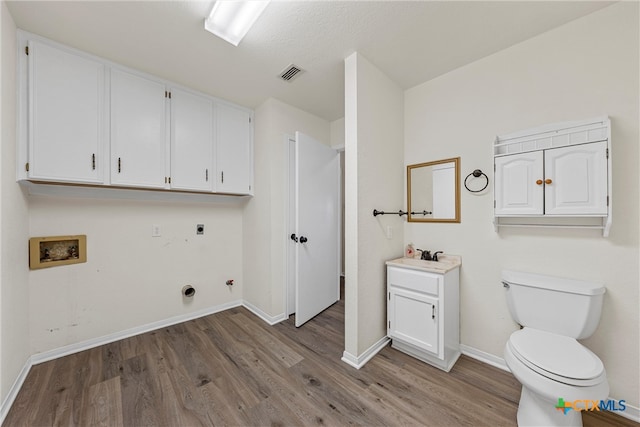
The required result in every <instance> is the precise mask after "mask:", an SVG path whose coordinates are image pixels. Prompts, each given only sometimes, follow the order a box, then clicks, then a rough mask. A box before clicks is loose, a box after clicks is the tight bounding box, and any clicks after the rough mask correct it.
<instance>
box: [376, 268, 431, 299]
mask: <svg viewBox="0 0 640 427" xmlns="http://www.w3.org/2000/svg"><path fill="white" fill-rule="evenodd" d="M441 280H442V276H441V275H438V274H432V273H426V272H423V271H417V270H411V269H407V268H396V267H388V268H387V281H388V285H389V286H397V287H401V288H405V289H411V290H413V291H416V292H423V293H428V294H431V295H438V288H439V286H438V285H439V284H440V281H441Z"/></svg>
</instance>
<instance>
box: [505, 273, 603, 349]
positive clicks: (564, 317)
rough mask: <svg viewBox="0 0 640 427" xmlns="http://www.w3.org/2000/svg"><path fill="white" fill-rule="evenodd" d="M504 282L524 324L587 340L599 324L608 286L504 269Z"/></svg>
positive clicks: (514, 312) (516, 316)
mask: <svg viewBox="0 0 640 427" xmlns="http://www.w3.org/2000/svg"><path fill="white" fill-rule="evenodd" d="M502 283H503V285H504V288H505V291H506V294H507V306H508V307H509V312H510V313H511V317H512V318H513V320H515V321H516V322H518V323H519V324H520V325H522V326H525V327H529V328H534V329H540V330H543V331H548V332H553V333H556V334H559V335H564V336H568V337H573V338H576V339H583V338H587V337H589V336H591V334H593V332H594V331H595V330H596V328H597V327H598V323H599V322H600V314H601V313H602V299H603V297H604V293H605V291H606V288H605V287H604V285H602V284H599V283H591V282H585V281H581V280H573V279H564V278H559V277H552V276H544V275H541V274H534V273H524V272H519V271H512V270H504V271H503V272H502Z"/></svg>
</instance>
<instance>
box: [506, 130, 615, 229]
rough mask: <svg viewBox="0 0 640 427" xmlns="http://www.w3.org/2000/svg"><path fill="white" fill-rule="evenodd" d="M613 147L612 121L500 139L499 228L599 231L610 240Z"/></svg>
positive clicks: (533, 131) (512, 135) (524, 133)
mask: <svg viewBox="0 0 640 427" xmlns="http://www.w3.org/2000/svg"><path fill="white" fill-rule="evenodd" d="M610 149H611V122H610V120H609V118H607V117H603V118H597V119H591V120H582V121H575V122H566V123H558V124H551V125H546V126H541V127H539V128H535V129H529V130H526V131H522V132H517V133H514V134H510V135H506V136H501V137H498V138H496V141H495V144H494V167H495V179H494V213H495V220H494V224H495V225H496V229H497V227H502V226H504V227H514V226H517V227H523V226H524V227H550V226H551V227H562V228H595V229H602V230H603V232H602V234H603V236H605V237H606V236H607V235H608V234H609V229H610V227H611V189H612V188H611V158H610ZM508 217H517V221H516V219H515V218H508ZM527 217H530V218H535V219H534V220H530V221H527ZM598 222H599V223H598Z"/></svg>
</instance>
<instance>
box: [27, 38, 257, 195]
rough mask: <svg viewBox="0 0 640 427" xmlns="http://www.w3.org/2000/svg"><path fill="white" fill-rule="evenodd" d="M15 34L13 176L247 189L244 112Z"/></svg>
mask: <svg viewBox="0 0 640 427" xmlns="http://www.w3.org/2000/svg"><path fill="white" fill-rule="evenodd" d="M18 39H19V43H20V46H22V47H21V50H20V54H19V57H18V97H17V98H18V102H17V112H18V114H17V122H18V130H17V136H18V146H17V150H16V151H17V164H18V165H19V166H20V167H19V168H18V169H17V173H16V175H17V180H18V181H32V182H36V181H37V182H38V183H44V182H47V183H71V184H91V185H94V186H95V185H96V184H99V185H98V186H105V187H106V186H112V187H116V188H117V187H130V188H140V189H145V188H146V189H154V190H156V189H162V190H172V191H181V192H200V193H205V194H206V193H209V194H213V193H224V194H230V195H252V194H253V188H252V187H253V123H251V122H252V119H253V112H252V110H250V109H247V108H243V107H240V106H237V105H233V104H230V103H228V102H226V101H223V100H220V99H217V98H215V97H212V96H210V95H207V94H204V93H200V92H197V91H194V90H190V89H188V88H185V87H181V86H179V85H177V84H174V83H171V82H168V81H165V80H162V79H159V78H156V77H154V76H151V75H148V74H145V73H142V72H138V71H136V70H132V69H129V68H127V67H123V66H120V65H118V64H115V63H113V62H110V61H107V60H104V59H101V58H98V57H95V56H92V55H90V54H87V53H84V52H81V51H78V50H76V49H73V48H70V47H66V46H63V45H61V44H59V43H56V42H53V41H50V40H47V39H45V38H43V37H40V36H37V35H35V34H29V33H26V32H24V31H22V30H18ZM154 194H163V193H157V192H156V193H154ZM160 197H162V196H160Z"/></svg>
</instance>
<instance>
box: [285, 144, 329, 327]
mask: <svg viewBox="0 0 640 427" xmlns="http://www.w3.org/2000/svg"><path fill="white" fill-rule="evenodd" d="M295 151H296V155H295V158H296V161H295V193H296V202H297V203H296V208H295V224H296V227H295V229H296V233H295V235H296V238H297V242H296V243H295V248H296V249H295V265H296V272H295V288H296V326H300V325H302V324H303V323H305V322H306V321H308V320H310V319H312V318H313V317H314V316H316V315H317V314H319V313H320V312H322V311H323V310H324V309H326V308H327V307H329V306H330V305H332V304H333V303H335V302H336V301H338V299H339V298H340V272H339V256H340V250H339V224H340V219H339V208H340V200H339V194H340V187H339V185H340V156H339V155H338V152H337V151H336V150H334V149H333V148H331V147H328V146H326V145H324V144H322V143H320V142H318V141H316V140H314V139H312V138H311V137H309V136H307V135H304V134H302V133H300V132H296V150H295Z"/></svg>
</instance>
